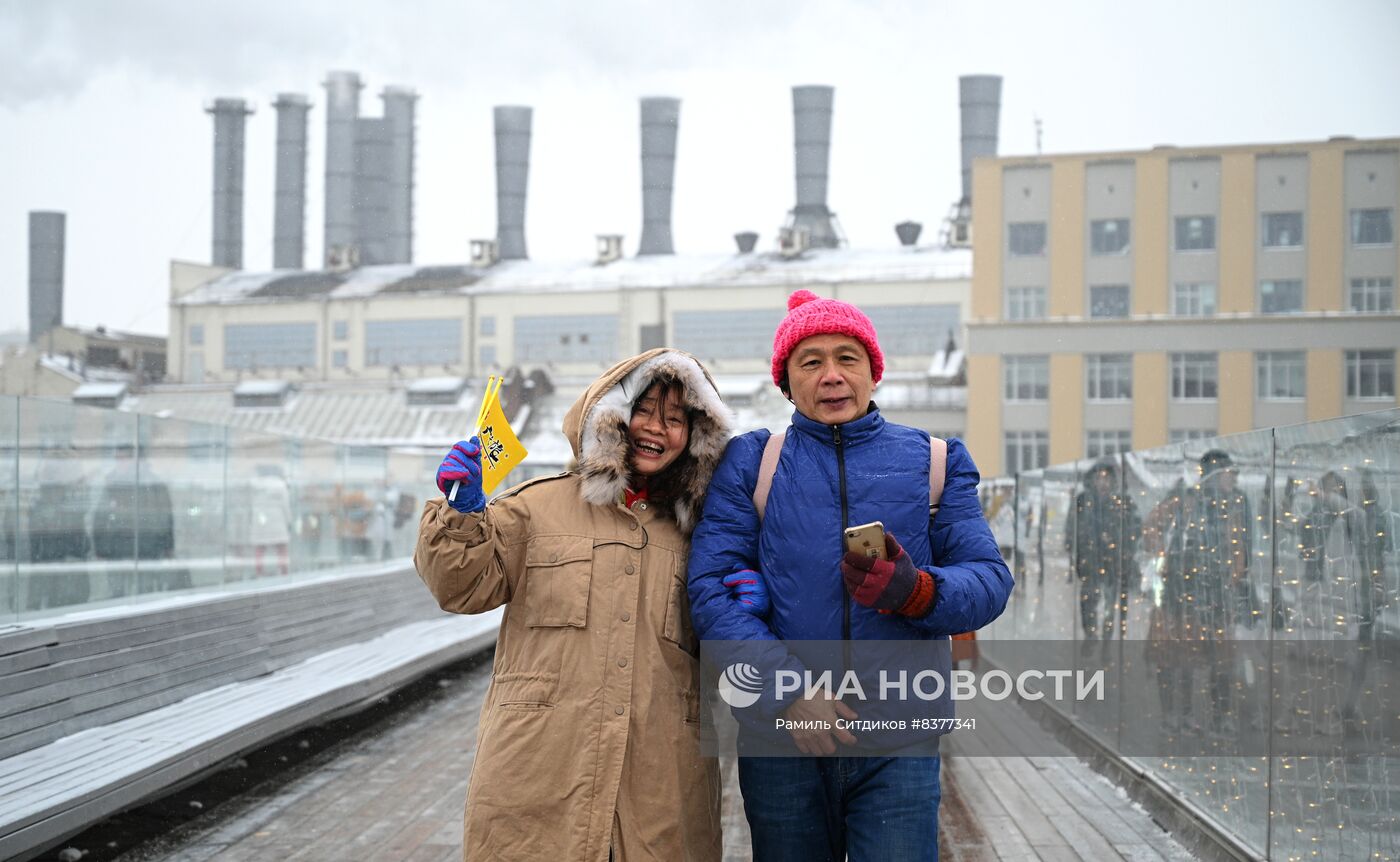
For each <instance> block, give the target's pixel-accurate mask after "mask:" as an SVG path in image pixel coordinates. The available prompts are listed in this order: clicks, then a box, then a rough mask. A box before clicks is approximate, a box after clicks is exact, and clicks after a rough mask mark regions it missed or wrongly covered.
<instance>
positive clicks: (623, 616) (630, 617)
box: [622, 611, 632, 623]
mask: <svg viewBox="0 0 1400 862" xmlns="http://www.w3.org/2000/svg"><path fill="white" fill-rule="evenodd" d="M630 619H632V615H631V614H629V613H627V612H626V611H623V612H622V621H623V622H624V623H625V622H627V621H628V620H630Z"/></svg>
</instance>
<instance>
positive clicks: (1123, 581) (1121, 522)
mask: <svg viewBox="0 0 1400 862" xmlns="http://www.w3.org/2000/svg"><path fill="white" fill-rule="evenodd" d="M1141 533H1142V519H1141V518H1139V517H1138V513H1137V505H1136V504H1135V503H1134V502H1133V501H1132V499H1131V498H1130V497H1128V496H1127V495H1125V494H1123V493H1122V489H1120V488H1119V487H1118V464H1117V462H1116V461H1114V460H1113V459H1111V458H1104V459H1102V460H1100V461H1099V462H1098V463H1096V464H1095V465H1094V466H1093V467H1092V468H1091V469H1090V470H1089V472H1088V473H1087V474H1086V475H1085V477H1084V489H1083V490H1082V491H1080V492H1079V494H1078V495H1077V496H1076V497H1075V498H1074V508H1072V509H1070V513H1069V524H1068V526H1067V528H1066V529H1065V551H1066V552H1067V553H1069V555H1070V558H1071V559H1072V560H1073V561H1074V571H1075V575H1076V576H1077V577H1078V579H1079V618H1080V623H1081V625H1083V627H1084V638H1085V642H1086V643H1087V642H1088V641H1089V640H1091V639H1093V638H1096V637H1098V636H1099V634H1100V632H1101V633H1102V636H1103V639H1104V640H1108V639H1109V638H1111V637H1113V630H1114V611H1115V609H1116V610H1117V614H1118V621H1117V626H1118V629H1119V633H1120V637H1121V636H1122V635H1124V634H1126V632H1127V626H1128V595H1129V593H1130V592H1134V591H1136V590H1137V588H1138V584H1139V582H1140V581H1141V579H1142V573H1141V572H1140V571H1139V570H1138V567H1137V543H1138V538H1139V536H1140V535H1141ZM1100 600H1102V603H1103V612H1104V617H1103V628H1102V630H1100V629H1099V625H1098V623H1099V620H1098V614H1099V604H1100Z"/></svg>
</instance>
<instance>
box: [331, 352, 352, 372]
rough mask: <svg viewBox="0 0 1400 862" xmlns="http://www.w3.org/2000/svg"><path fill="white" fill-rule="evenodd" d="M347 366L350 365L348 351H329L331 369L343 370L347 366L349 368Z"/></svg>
mask: <svg viewBox="0 0 1400 862" xmlns="http://www.w3.org/2000/svg"><path fill="white" fill-rule="evenodd" d="M349 365H350V351H348V350H332V351H331V367H332V368H345V367H347V366H349Z"/></svg>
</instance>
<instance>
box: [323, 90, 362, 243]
mask: <svg viewBox="0 0 1400 862" xmlns="http://www.w3.org/2000/svg"><path fill="white" fill-rule="evenodd" d="M361 86H362V85H361V84H360V76H359V74H358V73H355V72H331V73H330V75H328V76H327V78H326V83H325V87H326V212H325V219H326V225H325V243H324V248H323V254H322V259H323V260H324V262H325V264H326V266H331V265H343V264H344V262H345V261H348V260H349V259H350V258H351V257H352V256H358V253H359V251H358V249H357V248H355V244H356V240H357V238H358V237H357V231H356V219H355V195H356V190H355V156H356V153H355V150H356V146H355V139H356V131H357V129H356V121H358V120H359V117H360V88H361Z"/></svg>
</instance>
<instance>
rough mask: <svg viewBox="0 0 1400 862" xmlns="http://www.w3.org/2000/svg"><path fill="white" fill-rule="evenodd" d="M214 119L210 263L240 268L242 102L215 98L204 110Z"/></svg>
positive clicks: (244, 116)
mask: <svg viewBox="0 0 1400 862" xmlns="http://www.w3.org/2000/svg"><path fill="white" fill-rule="evenodd" d="M204 110H205V113H207V114H212V115H213V117H214V219H213V223H214V243H213V253H212V255H211V258H210V259H211V262H212V263H213V264H214V265H215V266H226V267H229V268H230V269H242V268H243V137H244V134H243V132H244V127H245V125H246V123H247V119H248V115H249V114H251V113H253V112H252V110H251V109H249V108H248V105H247V103H246V102H244V101H243V100H242V99H215V100H214V104H213V105H212V106H210V107H207V108H205V109H204Z"/></svg>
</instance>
